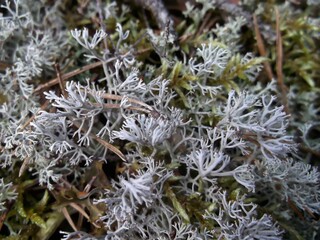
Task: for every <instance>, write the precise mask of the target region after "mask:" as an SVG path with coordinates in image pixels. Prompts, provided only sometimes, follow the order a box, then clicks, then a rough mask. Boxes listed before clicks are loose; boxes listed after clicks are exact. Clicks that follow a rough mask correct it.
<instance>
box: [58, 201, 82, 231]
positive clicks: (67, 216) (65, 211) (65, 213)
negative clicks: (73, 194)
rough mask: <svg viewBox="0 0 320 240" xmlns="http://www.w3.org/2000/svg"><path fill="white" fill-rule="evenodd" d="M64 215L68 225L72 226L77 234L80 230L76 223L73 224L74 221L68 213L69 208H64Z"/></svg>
mask: <svg viewBox="0 0 320 240" xmlns="http://www.w3.org/2000/svg"><path fill="white" fill-rule="evenodd" d="M62 213H63V215H64V217H65V218H66V220H67V221H68V223H69V224H70V226H71V227H72V229H73V230H74V231H75V232H77V231H78V229H77V227H76V225H75V224H74V222H73V220H72V218H71V216H70V214H69V212H68V211H67V208H66V207H63V208H62Z"/></svg>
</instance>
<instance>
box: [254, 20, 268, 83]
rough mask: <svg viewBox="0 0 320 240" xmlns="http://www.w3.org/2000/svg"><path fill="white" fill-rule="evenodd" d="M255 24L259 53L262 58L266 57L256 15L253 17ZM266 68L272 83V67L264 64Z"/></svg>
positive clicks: (266, 63)
mask: <svg viewBox="0 0 320 240" xmlns="http://www.w3.org/2000/svg"><path fill="white" fill-rule="evenodd" d="M253 24H254V32H255V34H256V40H257V46H258V51H259V54H260V56H262V57H265V56H266V55H267V51H266V48H265V46H264V44H263V39H262V36H261V33H260V30H259V25H258V21H257V17H256V15H253ZM263 65H264V68H265V70H266V73H267V75H268V78H269V79H270V81H271V80H272V79H273V73H272V70H271V66H270V63H269V62H264V63H263Z"/></svg>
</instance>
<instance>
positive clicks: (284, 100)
mask: <svg viewBox="0 0 320 240" xmlns="http://www.w3.org/2000/svg"><path fill="white" fill-rule="evenodd" d="M275 12H276V33H277V39H276V48H277V60H276V70H277V81H278V87H279V88H280V90H281V100H282V105H283V106H284V111H285V112H286V113H287V114H289V108H288V100H287V86H286V85H285V84H284V81H283V72H282V62H283V49H282V37H281V32H280V14H279V10H278V9H277V8H275Z"/></svg>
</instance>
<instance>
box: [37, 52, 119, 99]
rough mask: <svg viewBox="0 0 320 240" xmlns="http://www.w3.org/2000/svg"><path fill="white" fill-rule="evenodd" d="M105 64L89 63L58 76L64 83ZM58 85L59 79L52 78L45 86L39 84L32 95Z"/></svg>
mask: <svg viewBox="0 0 320 240" xmlns="http://www.w3.org/2000/svg"><path fill="white" fill-rule="evenodd" d="M115 59H116V58H112V59H109V61H108V62H111V61H114V60H115ZM104 63H105V62H95V63H91V64H88V65H86V66H84V67H81V68H78V69H76V70H74V71H72V72H69V73H65V74H62V75H61V76H60V78H61V80H62V81H65V80H67V79H69V78H72V77H74V76H76V75H78V74H80V73H83V72H86V71H88V70H90V69H93V68H96V67H99V66H101V65H102V64H104ZM58 83H59V78H54V79H52V80H50V81H49V82H47V83H45V84H41V85H40V86H38V87H37V88H36V89H35V90H34V91H33V93H38V92H41V91H43V90H44V89H47V88H50V87H52V86H54V85H56V84H58Z"/></svg>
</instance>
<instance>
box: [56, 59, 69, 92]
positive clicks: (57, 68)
mask: <svg viewBox="0 0 320 240" xmlns="http://www.w3.org/2000/svg"><path fill="white" fill-rule="evenodd" d="M54 68H55V69H56V73H57V78H58V81H59V86H60V90H61V93H62V95H63V96H64V97H67V92H66V90H65V88H66V87H65V83H64V81H63V79H62V77H61V71H60V66H59V64H58V63H56V64H55V65H54Z"/></svg>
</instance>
